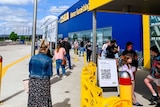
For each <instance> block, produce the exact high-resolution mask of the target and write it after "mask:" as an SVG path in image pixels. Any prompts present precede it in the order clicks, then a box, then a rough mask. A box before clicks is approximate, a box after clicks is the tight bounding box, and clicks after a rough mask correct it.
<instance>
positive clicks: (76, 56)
mask: <svg viewBox="0 0 160 107" xmlns="http://www.w3.org/2000/svg"><path fill="white" fill-rule="evenodd" d="M74 61H75V62H77V61H78V55H77V50H75V58H74Z"/></svg>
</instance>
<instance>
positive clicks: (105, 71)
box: [101, 69, 111, 80]
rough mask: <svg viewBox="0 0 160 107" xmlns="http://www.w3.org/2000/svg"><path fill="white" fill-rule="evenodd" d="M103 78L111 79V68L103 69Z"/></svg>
mask: <svg viewBox="0 0 160 107" xmlns="http://www.w3.org/2000/svg"><path fill="white" fill-rule="evenodd" d="M101 79H102V80H109V79H111V70H110V69H101Z"/></svg>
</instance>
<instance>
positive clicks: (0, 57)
mask: <svg viewBox="0 0 160 107" xmlns="http://www.w3.org/2000/svg"><path fill="white" fill-rule="evenodd" d="M2 60H3V58H2V56H0V96H1V84H2ZM1 104H2V103H1V101H0V105H1Z"/></svg>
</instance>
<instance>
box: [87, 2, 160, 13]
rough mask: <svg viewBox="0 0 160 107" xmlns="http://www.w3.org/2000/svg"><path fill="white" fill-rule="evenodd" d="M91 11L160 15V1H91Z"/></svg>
mask: <svg viewBox="0 0 160 107" xmlns="http://www.w3.org/2000/svg"><path fill="white" fill-rule="evenodd" d="M89 10H90V11H93V10H96V11H107V12H118V13H134V14H147V15H160V0H89Z"/></svg>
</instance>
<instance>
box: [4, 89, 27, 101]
mask: <svg viewBox="0 0 160 107" xmlns="http://www.w3.org/2000/svg"><path fill="white" fill-rule="evenodd" d="M23 92H24V90H21V91H18V92H16V93H15V94H13V95H11V96H9V97H7V98H5V99H3V100H1V102H5V101H7V100H10V99H11V98H13V97H15V96H17V95H19V94H21V93H23Z"/></svg>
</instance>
